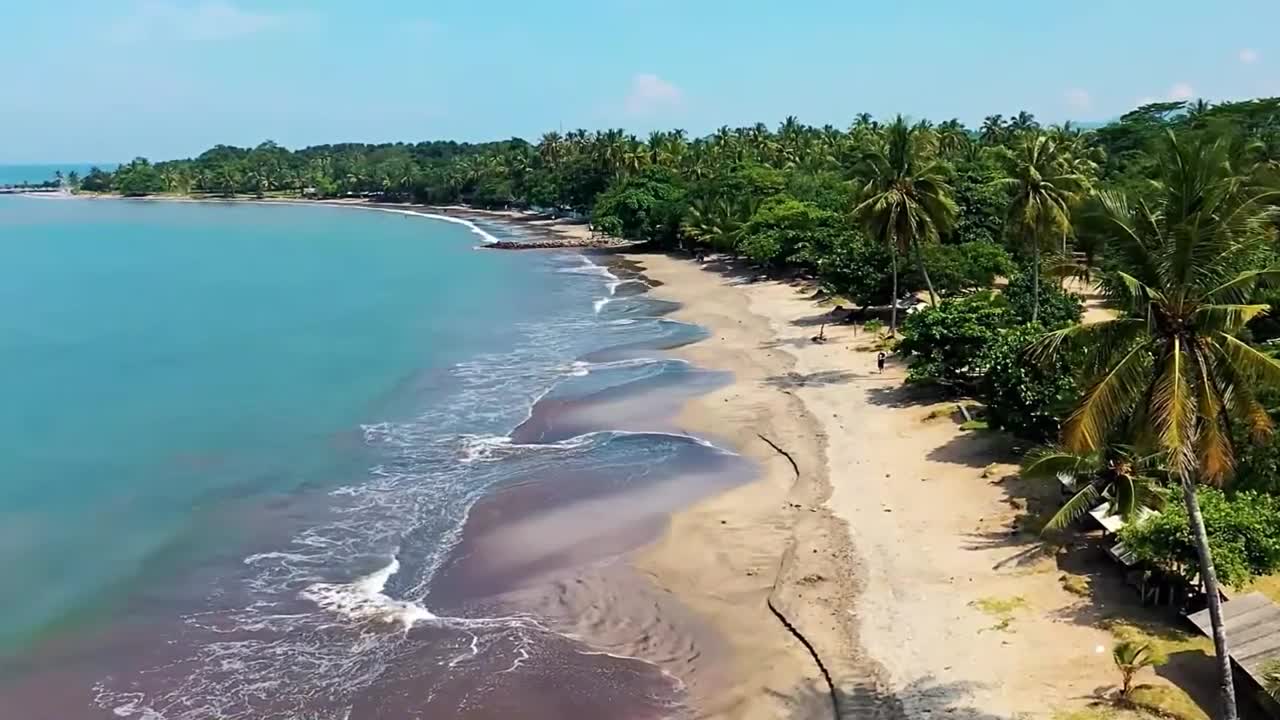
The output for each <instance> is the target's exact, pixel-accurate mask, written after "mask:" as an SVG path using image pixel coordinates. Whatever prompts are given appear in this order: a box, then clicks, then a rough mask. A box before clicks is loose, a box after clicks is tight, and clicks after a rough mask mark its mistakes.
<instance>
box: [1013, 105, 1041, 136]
mask: <svg viewBox="0 0 1280 720" xmlns="http://www.w3.org/2000/svg"><path fill="white" fill-rule="evenodd" d="M1039 129H1040V123H1038V122H1036V116H1035V115H1032V114H1031V113H1029V112H1027V111H1026V110H1022V111H1020V112H1019V113H1018V116H1017V117H1015V118H1014V119H1012V120H1010V121H1009V132H1010V133H1011V134H1013V135H1021V134H1023V133H1028V132H1033V131H1036V130H1039Z"/></svg>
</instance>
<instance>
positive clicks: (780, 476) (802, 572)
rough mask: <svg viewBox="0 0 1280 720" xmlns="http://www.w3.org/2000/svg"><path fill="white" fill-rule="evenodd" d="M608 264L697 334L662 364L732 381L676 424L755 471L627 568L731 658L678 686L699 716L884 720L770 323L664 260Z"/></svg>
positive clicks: (851, 568) (850, 586)
mask: <svg viewBox="0 0 1280 720" xmlns="http://www.w3.org/2000/svg"><path fill="white" fill-rule="evenodd" d="M622 257H623V258H625V260H626V261H627V262H629V263H634V264H635V265H636V266H637V268H638V269H639V270H640V271H641V272H642V273H643V274H644V275H645V276H646V277H647V278H650V279H651V280H655V281H657V282H658V283H660V284H659V285H658V287H656V288H654V289H653V290H651V293H652V294H653V295H654V296H655V297H659V298H662V299H667V300H673V301H676V302H679V303H680V304H681V308H680V309H679V310H677V311H675V312H674V313H673V315H672V316H673V317H674V318H676V319H679V320H683V321H686V322H690V323H694V324H697V325H700V326H702V327H703V328H705V329H706V330H707V331H708V332H709V333H710V334H711V337H709V338H708V339H706V340H704V341H702V342H699V343H694V344H692V345H689V346H686V347H684V348H680V349H678V350H676V351H674V354H675V355H677V356H679V357H682V358H685V359H688V360H690V361H691V362H693V363H694V364H696V365H698V366H700V367H708V368H713V369H717V370H728V371H730V372H732V373H733V375H734V381H733V383H732V384H731V385H730V386H728V387H726V388H724V389H722V390H719V391H716V392H713V393H710V394H707V395H703V396H700V397H697V398H694V399H692V400H690V401H689V402H688V403H686V405H685V407H684V408H683V411H682V412H681V413H680V415H679V416H678V418H677V423H678V424H679V425H680V426H681V427H683V428H687V429H688V430H690V431H691V432H694V433H696V434H699V435H702V436H706V437H715V438H718V439H722V440H723V441H724V442H726V443H727V444H729V445H730V446H731V447H734V448H736V449H738V450H739V451H740V452H742V453H743V454H744V455H746V456H748V457H750V458H751V459H752V460H754V461H755V462H756V463H757V465H758V466H759V467H760V469H761V474H760V478H759V479H757V480H756V481H754V482H751V483H748V484H746V485H743V486H740V487H737V488H734V489H732V490H729V491H726V492H723V493H721V494H719V495H716V496H714V497H711V498H709V499H707V500H704V501H702V502H700V503H697V504H696V505H694V506H693V507H690V508H687V509H684V510H680V511H677V512H676V513H675V514H674V515H673V517H672V519H671V522H670V525H669V526H668V529H667V530H666V532H665V533H664V534H663V536H662V538H661V539H660V540H658V541H657V542H655V543H653V544H652V545H650V546H649V547H648V548H646V549H645V550H644V551H642V552H641V553H639V554H638V555H637V557H635V559H634V563H635V565H636V566H637V567H638V568H639V569H640V570H641V571H642V572H644V573H645V574H647V575H648V576H649V577H651V578H652V580H653V582H654V583H655V584H657V585H658V586H659V587H661V588H663V589H665V590H667V591H669V592H671V593H673V594H674V595H675V596H676V597H677V598H679V600H680V601H681V602H682V603H683V604H685V605H687V606H688V607H690V608H691V609H693V610H694V612H695V613H696V614H697V615H699V616H700V617H701V618H703V619H705V620H706V621H708V622H709V623H711V624H712V626H713V627H715V628H716V629H717V630H718V631H719V633H720V634H721V635H722V636H723V637H724V639H725V640H726V642H727V643H728V644H729V646H730V648H731V658H730V661H729V663H728V664H727V665H726V666H725V667H723V668H720V669H719V671H718V672H715V673H714V675H713V676H712V677H696V678H695V682H693V683H691V689H693V690H694V700H695V703H696V704H697V706H698V709H699V710H700V711H701V712H702V714H700V715H699V717H707V718H726V719H728V718H734V719H737V718H778V717H785V718H830V717H835V716H837V715H836V706H835V704H836V703H838V712H839V715H838V716H839V717H859V718H878V717H885V718H888V717H897V716H898V708H897V705H896V703H895V702H893V701H892V699H891V698H889V697H887V696H886V695H885V693H884V689H883V683H882V682H881V679H880V678H881V671H880V669H879V667H878V666H877V665H876V663H875V662H874V661H873V660H871V659H870V658H869V657H868V656H867V655H866V654H865V653H864V652H862V651H861V649H860V648H859V645H858V642H857V628H856V625H855V623H854V622H852V620H853V618H852V617H851V616H850V615H849V614H848V613H847V612H845V610H846V609H847V608H850V607H853V606H854V605H856V602H857V600H856V599H857V597H858V593H859V587H860V584H861V579H860V571H859V563H858V561H857V559H856V555H855V553H854V550H853V547H852V545H851V543H850V533H849V531H848V528H847V526H846V524H845V522H844V521H843V520H842V519H840V518H838V517H837V516H835V515H834V514H833V513H831V512H830V510H829V509H828V508H827V507H826V502H827V501H828V499H829V498H830V497H831V494H832V487H831V484H830V482H829V474H828V463H827V460H826V435H825V429H824V428H823V426H822V424H821V423H820V422H819V421H818V419H817V418H816V417H815V416H814V415H813V414H812V413H811V412H810V410H809V408H808V407H807V406H806V405H805V404H804V402H803V401H802V400H801V399H800V398H799V397H798V396H797V395H796V394H795V393H794V392H793V391H792V389H791V388H790V383H791V381H790V378H791V377H792V376H793V375H794V372H795V366H796V359H795V358H794V357H793V356H792V355H791V354H790V353H788V352H787V351H786V347H785V343H784V342H780V341H779V340H780V335H779V333H778V329H777V328H776V327H775V324H774V320H773V318H771V317H768V316H767V315H766V314H762V313H759V312H757V310H758V308H757V307H756V303H754V302H753V298H752V297H751V295H750V294H749V293H744V291H743V290H742V289H741V287H739V286H738V285H737V284H736V281H735V280H734V278H733V277H732V274H729V275H721V274H718V273H716V272H708V271H707V270H706V269H705V267H704V266H700V265H697V264H695V263H693V262H691V261H689V260H686V259H678V258H671V257H667V256H664V255H651V254H626V255H622ZM780 287H785V286H780ZM788 290H789V288H788ZM793 463H794V464H793ZM708 665H710V663H708ZM705 669H706V668H702V669H695V672H703V671H704V670H705ZM700 681H705V682H700ZM832 685H834V691H835V692H834V693H833V692H832V690H833V688H832ZM833 696H834V698H833ZM833 700H834V702H833Z"/></svg>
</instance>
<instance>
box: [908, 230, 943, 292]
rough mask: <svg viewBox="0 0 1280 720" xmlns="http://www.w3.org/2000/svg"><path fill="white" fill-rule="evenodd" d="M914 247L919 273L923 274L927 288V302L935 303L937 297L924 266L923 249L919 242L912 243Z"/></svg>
mask: <svg viewBox="0 0 1280 720" xmlns="http://www.w3.org/2000/svg"><path fill="white" fill-rule="evenodd" d="M912 244H913V245H914V246H915V249H916V264H917V265H919V266H920V274H921V275H923V276H924V286H925V287H927V288H929V304H930V305H937V304H938V298H937V296H936V295H935V294H934V292H933V281H932V280H930V279H929V270H928V268H926V267H925V266H924V251H923V250H922V249H921V248H920V242H919V241H916V242H914V243H912Z"/></svg>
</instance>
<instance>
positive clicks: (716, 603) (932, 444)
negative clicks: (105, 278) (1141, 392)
mask: <svg viewBox="0 0 1280 720" xmlns="http://www.w3.org/2000/svg"><path fill="white" fill-rule="evenodd" d="M160 200H182V199H181V198H160ZM195 202H203V201H199V200H197V201H195ZM218 202H225V201H218ZM233 202H247V203H257V202H274V201H270V200H267V201H258V200H255V199H250V198H246V199H236V200H234V201H233ZM278 204H314V205H324V206H337V207H344V206H345V207H356V208H357V209H383V208H379V207H378V206H377V205H371V204H369V203H361V202H353V203H327V202H314V201H307V200H298V201H288V202H283V203H278ZM362 206H363V207H362ZM385 209H388V210H392V211H401V212H408V213H411V214H425V215H427V216H428V217H430V216H439V215H448V216H449V217H450V218H457V219H462V220H468V221H472V220H479V221H482V222H493V223H494V224H502V225H509V226H516V227H520V228H524V227H526V226H530V223H529V222H528V221H527V220H515V219H513V216H512V213H510V212H495V211H481V210H474V209H470V208H439V207H433V206H423V205H409V204H404V205H394V206H388V207H387V208H385ZM564 227H568V228H569V229H570V231H578V232H581V231H583V230H585V226H583V225H582V224H581V223H579V222H564V221H554V220H544V221H540V222H538V223H537V224H536V225H531V230H533V232H536V233H544V232H545V233H554V232H558V231H560V230H561V229H563V228H564ZM473 230H477V231H480V230H479V228H478V227H473ZM521 234H526V235H527V234H529V233H528V232H527V231H523V232H522V233H521ZM568 249H569V250H575V251H576V249H574V248H568ZM589 257H592V258H594V259H595V260H596V261H597V262H598V263H601V264H606V263H609V262H613V263H616V264H620V265H622V266H625V267H626V269H627V270H628V271H634V272H637V273H640V275H641V277H642V278H644V279H646V280H647V281H648V282H647V284H648V285H650V288H649V290H648V292H649V293H650V294H652V296H653V297H655V298H657V299H660V300H668V301H673V302H675V303H677V304H679V306H680V307H679V308H678V309H677V310H675V311H674V313H672V315H671V317H673V318H674V319H676V320H680V321H683V322H688V323H692V324H695V325H698V326H700V327H702V328H703V329H704V330H705V331H706V332H707V333H708V337H707V338H706V339H704V340H701V341H699V342H694V343H692V344H689V345H684V346H682V347H679V348H677V349H675V350H671V351H667V354H669V355H672V356H675V357H678V358H682V359H686V360H688V361H690V362H691V363H692V364H694V365H695V366H697V367H700V368H706V369H708V370H719V371H728V372H730V373H732V375H733V381H732V382H731V383H730V384H728V385H727V386H725V387H722V388H719V389H716V390H713V391H711V392H709V393H707V394H704V395H700V396H696V397H694V398H692V399H690V400H688V401H686V402H685V403H684V404H683V406H682V409H681V410H680V412H679V413H678V414H677V417H676V418H675V424H676V425H677V426H678V427H679V428H681V429H682V430H686V431H688V432H690V433H693V434H695V435H698V436H700V437H705V438H709V439H713V440H714V441H716V442H717V443H719V444H722V445H724V446H727V447H731V448H732V449H734V450H736V451H737V452H739V453H741V454H742V455H744V456H746V457H747V458H749V459H750V460H752V461H753V462H754V463H755V464H756V466H757V467H758V468H759V473H758V476H757V477H756V478H755V479H753V480H751V481H749V482H744V483H743V484H741V485H738V486H735V487H732V488H731V489H728V490H725V491H723V492H719V493H717V494H715V495H712V496H710V497H707V498H705V499H702V500H699V501H696V502H694V503H693V504H692V505H691V506H688V507H684V508H682V509H678V510H676V511H675V512H674V513H672V514H671V515H670V517H669V520H668V523H667V526H666V528H665V529H663V530H661V531H660V533H659V537H658V539H657V540H655V541H653V542H651V543H649V544H647V545H644V546H643V547H641V548H640V549H638V550H633V551H629V552H627V553H626V554H625V555H624V562H625V563H626V564H628V565H629V566H630V567H631V568H633V569H634V570H635V571H636V573H637V574H638V576H639V577H640V578H642V579H643V580H645V581H647V582H646V584H647V585H649V586H651V588H652V591H653V592H652V594H653V598H648V597H647V595H646V598H642V600H643V602H648V603H658V604H664V601H663V598H668V599H669V600H670V601H674V604H675V605H676V606H679V607H681V608H686V609H687V610H688V611H689V612H688V613H687V614H688V615H690V616H691V617H690V618H689V619H688V620H689V621H691V623H692V624H690V622H685V623H683V624H682V626H680V627H679V628H678V630H679V631H688V632H687V639H688V647H682V648H681V649H680V650H681V651H680V653H679V655H678V657H677V656H675V655H673V654H670V653H667V652H665V649H662V648H661V647H660V646H661V643H660V642H655V643H653V646H654V647H653V648H652V649H653V651H652V652H649V653H646V652H645V649H646V648H645V646H646V645H647V644H649V643H648V638H647V636H648V633H649V632H650V629H642V630H643V636H640V637H629V638H627V639H626V641H625V642H626V643H627V644H628V645H627V646H628V647H632V646H635V647H639V648H640V649H639V651H637V653H636V657H638V658H639V659H643V660H645V661H646V662H650V663H653V664H656V665H658V666H659V667H661V668H663V669H664V671H666V672H669V673H670V674H671V675H673V676H675V677H678V678H679V679H680V681H681V683H682V685H683V686H684V687H685V688H686V690H687V695H688V698H689V701H690V705H691V706H692V709H693V710H694V716H695V717H698V718H716V719H721V718H722V719H724V720H736V719H739V718H743V719H751V720H754V719H755V718H778V717H784V718H795V719H797V720H800V719H805V720H807V719H809V718H815V719H816V718H829V717H840V718H844V717H857V718H903V717H910V718H914V717H921V716H929V715H931V714H934V713H939V714H942V713H945V714H947V715H948V716H951V717H959V718H963V719H966V720H969V719H972V720H1012V719H1013V718H1024V717H1051V716H1053V713H1054V712H1057V711H1058V710H1061V709H1062V708H1064V707H1066V708H1071V707H1083V706H1085V705H1087V704H1088V703H1089V702H1090V701H1091V700H1092V699H1094V698H1096V697H1097V696H1098V693H1099V692H1100V690H1099V688H1108V687H1110V686H1111V685H1112V684H1113V683H1114V677H1113V675H1114V669H1113V668H1112V664H1111V662H1110V653H1109V652H1108V651H1107V650H1106V649H1107V648H1109V647H1110V646H1111V644H1112V643H1113V638H1112V636H1111V635H1110V633H1108V632H1107V631H1106V630H1105V629H1104V627H1103V626H1102V624H1103V621H1105V620H1107V619H1108V618H1110V617H1112V616H1113V615H1112V614H1111V613H1112V611H1114V610H1115V606H1112V607H1110V608H1109V607H1108V605H1107V603H1105V602H1102V601H1101V599H1102V597H1103V596H1104V595H1105V594H1107V593H1111V594H1115V595H1117V596H1118V593H1119V592H1120V591H1122V590H1123V587H1122V586H1123V583H1122V582H1120V581H1118V579H1117V578H1115V577H1112V576H1103V575H1099V574H1097V573H1095V572H1094V570H1093V569H1092V568H1090V567H1087V563H1086V567H1085V569H1084V570H1082V572H1085V573H1088V574H1090V578H1089V579H1090V580H1091V581H1092V582H1093V590H1092V595H1093V597H1084V596H1081V594H1080V593H1078V592H1072V591H1071V590H1070V589H1069V588H1068V587H1067V583H1065V582H1063V580H1064V568H1065V567H1067V565H1066V564H1064V560H1063V556H1062V555H1061V554H1060V553H1056V551H1053V550H1050V551H1046V547H1045V546H1044V544H1043V543H1041V542H1040V538H1039V535H1038V526H1036V527H1032V523H1031V522H1030V520H1031V518H1032V516H1033V515H1034V513H1033V512H1032V510H1033V508H1032V507H1030V505H1031V504H1034V503H1035V502H1036V501H1037V500H1036V498H1034V497H1032V496H1033V495H1035V494H1036V493H1039V492H1041V490H1042V489H1043V488H1038V487H1037V488H1035V489H1032V488H1029V487H1028V486H1027V484H1026V483H1024V482H1022V481H1021V480H1020V479H1019V478H1018V477H1017V475H1016V468H1017V466H1016V464H1015V460H1016V458H1015V457H1014V455H1013V454H1012V453H1011V452H1010V448H1009V447H1008V444H1007V441H1006V440H1004V439H1003V438H1002V436H1000V435H998V434H996V433H971V432H965V431H964V430H963V429H962V428H961V427H960V425H959V423H958V422H955V421H953V419H952V418H951V417H950V416H951V415H952V414H953V413H952V410H953V409H954V402H953V401H946V400H944V399H941V398H937V397H933V398H929V397H920V396H918V394H917V393H914V391H912V390H911V389H910V388H907V387H904V386H903V380H904V378H905V369H904V368H902V367H900V366H899V365H897V364H896V363H895V362H893V361H891V362H890V366H889V368H888V369H887V371H885V372H883V373H879V372H877V371H876V368H875V352H874V351H873V348H872V345H871V342H870V341H871V338H869V337H867V336H866V335H860V334H859V329H858V327H857V326H855V325H845V324H840V323H834V322H833V320H832V314H831V311H830V308H829V307H827V305H826V304H825V303H824V302H823V300H822V298H821V297H820V295H819V294H817V293H815V292H814V288H813V287H812V286H811V285H810V284H806V283H804V282H795V283H789V282H786V281H781V280H777V279H771V278H768V277H765V276H763V275H762V274H761V273H760V272H759V271H758V270H756V269H753V268H751V267H749V266H746V265H745V264H742V263H738V262H736V261H734V260H732V259H728V258H713V259H712V260H711V261H709V262H706V263H699V262H695V261H693V260H692V259H691V258H689V257H686V256H677V255H666V254H657V253H637V252H607V251H606V252H599V253H594V252H593V253H591V254H590V255H589ZM820 333H821V334H822V335H823V337H824V339H825V341H824V342H814V341H813V338H814V337H815V336H817V335H819V334H820ZM1051 490H1052V489H1051ZM1077 549H1079V548H1077ZM1083 554H1084V553H1083V552H1081V553H1077V555H1083ZM596 584H597V585H600V586H602V585H607V584H608V581H607V580H601V581H597V582H596ZM645 593H648V590H646V591H645ZM642 594H643V593H642ZM632 600H635V598H632ZM992 608H1005V609H1002V610H993V609H992ZM1128 609H1129V608H1124V610H1125V611H1126V612H1127V611H1128ZM656 615H657V616H661V615H662V613H661V612H659V613H656ZM701 625H705V626H706V628H707V629H706V630H705V631H704V630H703V629H702V628H699V627H697V626H701ZM708 633H709V634H708ZM662 634H663V631H662V630H661V629H659V630H657V631H655V637H656V636H658V635H662ZM668 634H669V635H671V637H666V638H665V639H667V640H672V639H677V640H679V639H680V635H679V633H678V632H677V633H674V634H673V633H668ZM712 636H714V637H712ZM1046 648H1052V651H1051V652H1046ZM668 649H669V648H668Z"/></svg>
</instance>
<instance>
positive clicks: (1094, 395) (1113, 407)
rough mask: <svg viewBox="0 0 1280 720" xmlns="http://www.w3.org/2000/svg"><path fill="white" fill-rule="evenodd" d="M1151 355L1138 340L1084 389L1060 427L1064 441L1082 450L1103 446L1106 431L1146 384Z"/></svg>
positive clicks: (1130, 405)
mask: <svg viewBox="0 0 1280 720" xmlns="http://www.w3.org/2000/svg"><path fill="white" fill-rule="evenodd" d="M1150 367H1151V357H1150V354H1149V353H1148V352H1147V349H1146V347H1145V346H1143V345H1140V344H1137V345H1134V346H1133V347H1132V348H1130V349H1129V350H1128V352H1126V353H1125V354H1124V355H1123V356H1121V357H1120V358H1119V359H1118V360H1117V361H1116V362H1115V363H1114V365H1113V366H1112V368H1111V369H1110V370H1109V371H1108V372H1107V373H1105V374H1104V375H1103V376H1102V377H1101V378H1100V379H1099V380H1098V381H1097V382H1095V383H1094V384H1093V386H1092V387H1090V388H1089V389H1088V390H1086V391H1085V394H1084V396H1083V397H1082V398H1081V400H1080V404H1079V405H1078V406H1077V407H1076V409H1075V412H1073V413H1071V416H1070V417H1068V418H1067V421H1066V422H1065V423H1064V424H1063V427H1062V439H1063V444H1064V445H1065V446H1066V447H1067V448H1068V449H1070V450H1074V451H1078V452H1083V451H1089V450H1096V449H1098V448H1100V447H1102V444H1103V441H1104V438H1105V437H1106V435H1107V432H1108V431H1109V430H1110V429H1111V428H1112V427H1114V426H1115V425H1116V423H1117V422H1119V421H1120V420H1121V419H1123V418H1124V417H1125V416H1126V415H1127V414H1128V411H1129V410H1130V408H1132V407H1133V404H1134V402H1135V401H1136V400H1137V398H1138V397H1139V396H1140V395H1141V394H1142V392H1143V390H1144V389H1145V387H1146V385H1147V377H1148V371H1149V369H1150Z"/></svg>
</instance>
